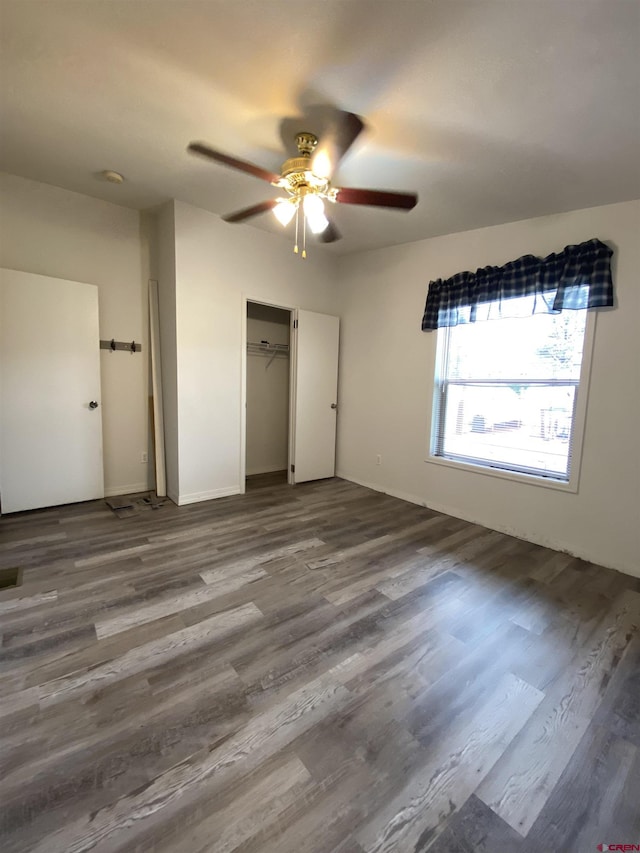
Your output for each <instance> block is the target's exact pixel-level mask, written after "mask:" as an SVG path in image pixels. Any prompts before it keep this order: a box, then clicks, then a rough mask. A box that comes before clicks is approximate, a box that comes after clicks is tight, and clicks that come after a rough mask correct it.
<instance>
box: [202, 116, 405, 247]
mask: <svg viewBox="0 0 640 853" xmlns="http://www.w3.org/2000/svg"><path fill="white" fill-rule="evenodd" d="M363 128H364V122H363V121H362V119H361V118H360V117H359V116H356V115H355V114H354V113H346V112H340V113H339V116H338V118H336V120H335V121H334V123H333V126H332V127H331V128H330V129H329V130H328V132H327V134H326V138H325V137H323V139H322V140H321V142H320V144H319V142H318V138H317V137H316V136H315V135H314V134H313V133H309V132H307V131H303V132H300V133H298V134H296V138H295V139H296V145H297V147H298V155H297V156H296V157H290V158H289V159H288V160H285V162H284V163H283V165H282V170H281V173H280V175H276V174H275V173H274V172H269V171H267V170H266V169H262V168H261V167H260V166H256V165H255V164H253V163H248V162H246V161H244V160H238V159H236V158H235V157H230V156H229V155H227V154H223V153H222V152H220V151H216V150H215V149H213V148H209V146H207V145H204V144H203V143H202V142H192V143H190V145H189V146H188V150H189V151H190V152H191V153H192V154H200V155H201V156H203V157H207V158H208V159H210V160H214V161H215V162H217V163H221V164H222V165H224V166H229V167H231V168H232V169H238V170H240V171H243V172H246V173H247V174H250V175H253V176H254V177H256V178H260V179H261V180H264V181H268V182H269V183H270V184H271V185H272V186H274V187H278V188H279V189H282V190H284V191H285V192H286V193H288V197H287V198H282V197H280V198H274V199H269V200H267V201H263V202H260V203H259V204H255V205H252V206H251V207H247V208H244V209H243V210H239V211H236V212H235V213H231V214H228V215H226V216H223V217H222V218H223V219H224V220H225V222H243V221H244V220H246V219H249V218H250V217H252V216H256V215H257V214H259V213H264V212H265V211H267V210H272V211H273V214H274V216H275V217H276V219H277V220H278V222H280V224H281V225H282V226H286V225H288V224H289V223H290V222H291V220H292V219H293V218H294V217H295V244H294V249H293V251H294V252H296V253H298V251H299V248H298V236H299V234H300V232H302V253H301V255H302V257H303V258H306V256H307V252H306V233H307V226H309V230H310V231H311V233H312V234H315V235H318V236H319V238H320V239H321V241H322V242H324V243H332V242H334V241H335V240H339V239H340V233H339V232H338V229H337V228H336V227H335V225H333V224H332V223H331V222H330V220H329V218H328V217H327V214H326V211H325V202H330V203H332V204H333V203H335V202H338V203H341V204H358V205H367V206H370V207H387V208H392V209H396V210H412V209H413V208H414V207H415V206H416V204H417V202H418V196H417V195H416V194H415V193H402V192H390V191H387V190H367V189H354V188H340V187H332V186H331V176H332V174H333V172H334V171H335V169H336V167H337V165H338V162H339V161H340V160H341V159H342V157H344V155H345V154H346V152H347V151H348V149H349V148H350V147H351V145H352V144H353V143H354V142H355V140H356V138H357V137H358V136H359V134H360V133H361V131H362V130H363ZM300 220H302V221H300Z"/></svg>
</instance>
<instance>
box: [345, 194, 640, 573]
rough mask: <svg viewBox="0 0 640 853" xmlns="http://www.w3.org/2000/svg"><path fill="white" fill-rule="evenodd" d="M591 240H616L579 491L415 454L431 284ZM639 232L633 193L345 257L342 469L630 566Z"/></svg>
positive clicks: (637, 484) (639, 427) (421, 440)
mask: <svg viewBox="0 0 640 853" xmlns="http://www.w3.org/2000/svg"><path fill="white" fill-rule="evenodd" d="M591 237H598V238H599V239H601V240H603V241H605V242H607V243H608V244H609V245H611V246H612V247H613V248H614V249H615V255H614V262H613V272H614V282H615V286H616V293H617V306H616V308H614V309H611V310H605V311H600V312H599V313H598V318H597V323H596V334H595V344H594V351H593V363H592V371H591V387H590V391H589V400H588V411H587V420H586V429H585V439H584V449H583V456H582V468H581V476H580V485H579V491H578V493H577V494H572V493H568V492H561V491H556V490H552V489H548V488H542V487H540V486H536V485H529V484H524V483H517V482H511V481H508V480H504V479H499V478H496V477H492V476H489V475H486V474H481V473H475V472H468V471H463V470H454V469H452V468H448V467H444V466H442V465H438V464H434V463H429V462H425V459H426V455H427V447H428V430H429V424H430V416H431V398H432V394H433V373H434V359H435V348H436V337H437V334H436V333H435V332H432V333H424V332H422V331H420V320H421V317H422V312H423V309H424V302H425V298H426V291H427V284H428V282H429V281H430V280H432V279H436V278H439V277H442V278H446V277H448V276H450V275H452V274H454V273H456V272H460V271H462V270H466V269H471V270H474V269H476V268H477V267H482V266H486V265H487V264H502V263H505V262H507V261H509V260H512V259H514V258H517V257H519V256H521V255H523V254H527V253H531V254H534V255H547V254H549V253H550V252H553V251H558V250H561V249H562V248H564V246H565V245H567V244H569V243H579V242H582V241H584V240H588V239H590V238H591ZM639 238H640V202H627V203H623V204H614V205H608V206H606V207H599V208H592V209H589V210H579V211H575V212H572V213H566V214H561V215H557V216H548V217H542V218H539V219H531V220H526V221H523V222H514V223H510V224H507V225H501V226H496V227H492V228H483V229H480V230H477V231H470V232H466V233H460V234H451V235H448V236H446V237H437V238H434V239H431V240H424V241H420V242H417V243H411V244H406V245H403V246H396V247H393V248H390V249H382V250H377V251H373V252H367V253H361V254H358V255H352V256H349V257H347V258H344V259H342V260H341V262H340V265H339V278H340V282H341V294H342V299H341V311H340V314H341V318H342V338H341V347H340V352H341V360H340V409H339V411H340V416H339V419H338V425H339V427H338V472H339V475H340V476H342V477H346V478H347V479H351V480H355V481H356V482H360V483H364V484H366V485H370V486H372V487H373V488H376V489H379V490H382V491H386V492H389V493H390V494H395V495H398V496H401V497H404V498H407V499H409V500H412V501H415V502H417V503H424V504H426V505H427V506H430V507H434V508H436V509H439V510H442V511H444V512H446V513H449V514H451V515H454V516H458V517H461V518H466V519H470V520H472V521H475V522H478V523H480V524H483V525H486V526H488V527H491V528H495V529H497V530H501V531H505V532H508V533H511V534H514V535H516V536H519V537H522V538H524V539H528V540H530V541H532V542H537V543H540V544H543V545H547V546H550V547H552V548H556V549H559V550H567V551H569V552H571V553H573V554H576V555H578V556H581V557H583V558H585V559H587V560H590V561H593V562H596V563H601V564H603V565H605V566H609V567H612V568H617V569H620V570H622V571H626V572H629V573H631V574H634V575H637V576H640V440H639V438H638V436H640V391H639V389H640V332H639V331H638V324H639V323H640V287H639V286H638V280H639V278H638V276H639V270H640V239H639ZM376 454H380V455H381V456H382V464H381V465H380V466H377V465H376Z"/></svg>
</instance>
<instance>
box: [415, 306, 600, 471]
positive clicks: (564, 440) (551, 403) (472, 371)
mask: <svg viewBox="0 0 640 853" xmlns="http://www.w3.org/2000/svg"><path fill="white" fill-rule="evenodd" d="M520 301H522V303H523V305H522V314H526V313H527V311H526V307H525V304H524V303H525V302H527V301H528V300H527V298H526V297H525V298H523V299H522V300H520V299H516V300H514V301H513V303H512V308H513V309H514V310H513V312H512V313H514V314H516V315H517V314H518V313H519V312H518V307H519V306H518V304H517V303H518V302H520ZM592 323H593V315H592V314H591V313H590V312H587V311H563V312H562V313H559V314H534V315H532V316H515V317H512V318H508V319H500V320H487V321H484V322H477V323H470V324H462V325H458V326H451V327H449V328H441V329H439V330H438V358H437V366H436V377H435V389H434V404H433V420H432V423H433V428H432V435H431V454H432V456H433V457H435V458H439V459H441V460H448V461H451V462H457V463H467V464H471V465H478V466H482V467H483V468H486V469H491V470H493V471H495V472H496V473H497V472H499V471H502V472H519V473H521V474H527V475H530V476H535V477H540V478H545V479H546V480H548V481H555V482H556V483H569V482H570V480H571V475H572V473H574V474H575V469H576V464H575V463H576V461H577V460H576V459H575V458H574V456H575V454H574V450H575V449H576V448H577V441H576V435H577V433H578V432H579V431H580V430H579V429H578V427H579V425H580V423H579V422H580V420H581V418H580V416H579V415H578V411H579V410H578V406H577V404H578V391H579V388H580V383H581V374H583V378H582V381H583V382H585V383H586V378H585V377H584V371H583V370H582V366H583V362H584V363H588V361H589V358H586V357H583V353H585V354H587V355H590V353H586V350H587V349H589V347H585V340H586V337H587V336H586V329H587V326H590V325H591V324H592Z"/></svg>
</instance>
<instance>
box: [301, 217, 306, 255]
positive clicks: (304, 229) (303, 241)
mask: <svg viewBox="0 0 640 853" xmlns="http://www.w3.org/2000/svg"><path fill="white" fill-rule="evenodd" d="M306 257H307V217H306V216H305V213H304V210H303V211H302V258H303V260H304V259H305V258H306Z"/></svg>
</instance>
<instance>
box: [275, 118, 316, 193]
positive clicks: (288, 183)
mask: <svg viewBox="0 0 640 853" xmlns="http://www.w3.org/2000/svg"><path fill="white" fill-rule="evenodd" d="M317 144H318V137H317V136H315V135H314V134H313V133H308V132H307V131H304V132H302V133H298V134H296V145H297V146H298V152H299V155H298V156H297V157H290V158H289V159H288V160H285V162H284V163H283V164H282V172H281V179H280V181H279V182H278V185H279V186H281V187H283V188H284V189H286V190H287V191H288V192H290V193H292V194H293V195H298V194H302V193H301V192H300V191H301V190H304V189H305V188H309V189H310V190H311V191H314V192H318V191H323V190H325V189H326V188H327V184H328V182H327V181H326V180H324V179H321V178H318V177H316V176H315V175H314V174H313V173H312V171H311V154H312V153H313V151H314V149H315V147H316V145H317Z"/></svg>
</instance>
